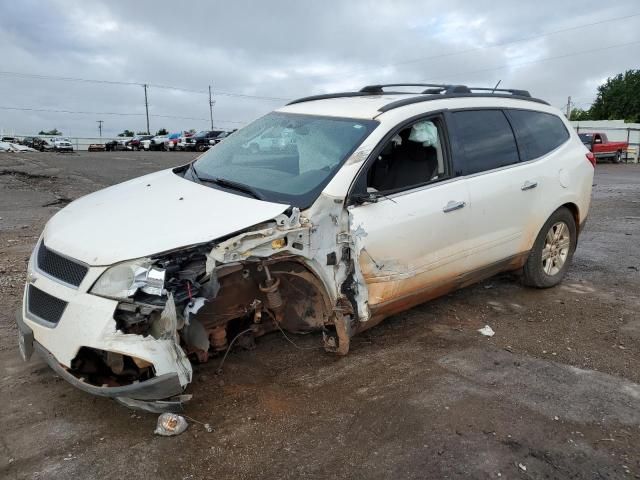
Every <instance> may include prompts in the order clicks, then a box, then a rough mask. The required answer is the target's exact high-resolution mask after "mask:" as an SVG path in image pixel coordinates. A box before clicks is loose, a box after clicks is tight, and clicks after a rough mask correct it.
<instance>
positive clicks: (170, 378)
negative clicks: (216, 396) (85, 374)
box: [16, 312, 183, 400]
mask: <svg viewBox="0 0 640 480" xmlns="http://www.w3.org/2000/svg"><path fill="white" fill-rule="evenodd" d="M16 323H17V324H18V330H19V332H18V334H19V335H20V339H19V344H20V353H21V354H23V352H24V354H23V358H24V360H28V359H29V358H30V357H31V355H32V354H33V353H34V352H35V353H37V354H38V356H39V357H40V358H42V359H43V360H44V361H45V362H46V363H47V364H48V365H49V367H51V369H52V370H53V371H54V372H56V374H58V375H59V376H60V377H62V378H63V379H64V380H66V381H67V382H69V383H70V384H71V385H73V386H74V387H76V388H78V389H80V390H83V391H85V392H87V393H90V394H92V395H98V396H101V397H110V398H119V397H125V398H133V399H135V400H157V399H160V398H168V397H172V396H174V395H178V394H180V393H182V390H183V388H182V386H181V385H180V380H179V379H178V375H177V374H176V373H167V374H164V375H160V376H157V377H154V378H151V379H149V380H146V381H144V382H139V383H134V384H131V385H124V386H121V387H97V386H95V385H91V384H88V383H86V382H83V381H82V380H80V379H79V378H77V377H76V376H74V375H73V374H71V373H69V370H67V369H66V368H65V367H63V366H62V364H61V363H60V362H58V360H56V358H55V357H54V356H53V354H52V353H51V352H50V351H49V350H47V349H46V348H44V347H43V346H42V345H40V344H39V343H38V342H37V341H35V340H34V338H33V330H31V329H30V328H29V326H28V325H27V324H26V323H24V321H23V319H22V313H21V312H17V314H16ZM23 346H24V347H23Z"/></svg>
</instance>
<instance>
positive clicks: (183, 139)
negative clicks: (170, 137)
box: [176, 132, 195, 150]
mask: <svg viewBox="0 0 640 480" xmlns="http://www.w3.org/2000/svg"><path fill="white" fill-rule="evenodd" d="M194 135H195V133H192V132H184V133H183V134H182V135H181V136H180V138H179V139H178V144H177V145H176V150H187V139H188V138H191V137H193V136H194Z"/></svg>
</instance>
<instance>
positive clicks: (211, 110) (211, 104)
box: [209, 85, 216, 130]
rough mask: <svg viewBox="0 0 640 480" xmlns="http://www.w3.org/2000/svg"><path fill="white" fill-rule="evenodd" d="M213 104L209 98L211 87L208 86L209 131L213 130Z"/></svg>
mask: <svg viewBox="0 0 640 480" xmlns="http://www.w3.org/2000/svg"><path fill="white" fill-rule="evenodd" d="M215 103H216V102H214V101H213V99H212V97H211V85H209V118H211V130H213V106H214V105H215Z"/></svg>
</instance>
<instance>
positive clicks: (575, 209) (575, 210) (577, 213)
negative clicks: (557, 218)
mask: <svg viewBox="0 0 640 480" xmlns="http://www.w3.org/2000/svg"><path fill="white" fill-rule="evenodd" d="M562 207H564V208H566V209H567V210H569V211H570V212H571V215H573V219H574V220H575V222H576V233H577V235H578V236H580V221H581V217H580V208H579V207H578V205H576V204H575V203H573V202H567V203H564V204H562V205H560V207H559V208H562Z"/></svg>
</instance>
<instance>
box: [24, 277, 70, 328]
mask: <svg viewBox="0 0 640 480" xmlns="http://www.w3.org/2000/svg"><path fill="white" fill-rule="evenodd" d="M65 308H67V302H65V301H63V300H60V299H59V298H56V297H54V296H51V295H49V294H48V293H45V292H43V291H42V290H40V289H38V288H36V287H34V286H33V285H29V290H28V291H27V310H28V311H29V313H31V314H32V315H35V316H36V317H38V318H39V319H41V320H44V321H45V322H49V323H53V324H57V323H58V322H59V321H60V317H62V314H63V313H64V309H65Z"/></svg>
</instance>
